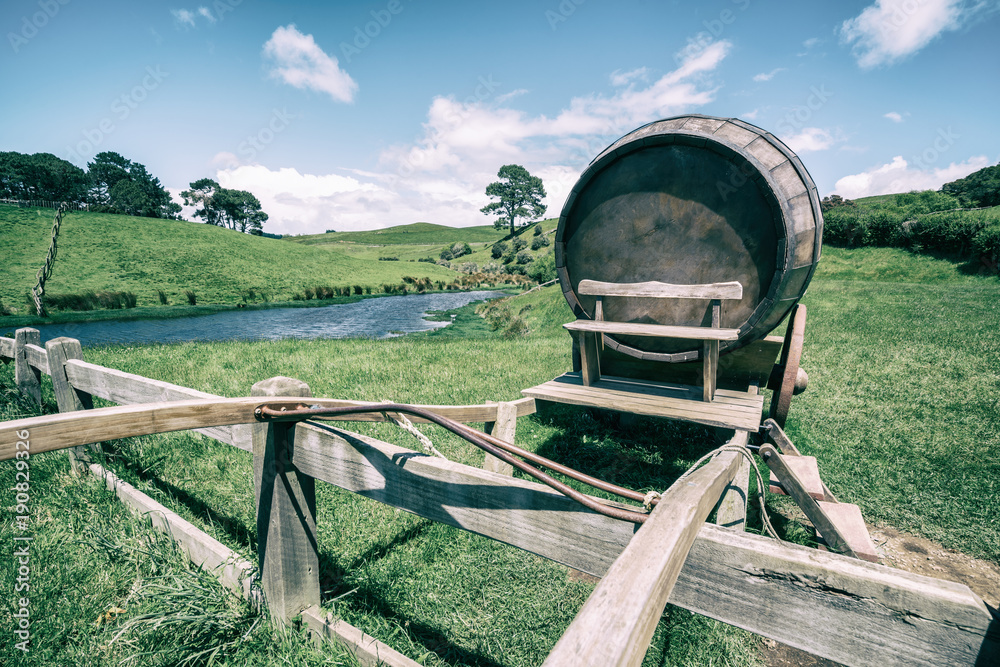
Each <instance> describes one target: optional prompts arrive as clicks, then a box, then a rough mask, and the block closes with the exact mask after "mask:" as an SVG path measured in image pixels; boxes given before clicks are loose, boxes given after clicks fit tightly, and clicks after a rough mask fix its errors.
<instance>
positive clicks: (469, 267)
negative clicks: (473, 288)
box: [458, 262, 479, 273]
mask: <svg viewBox="0 0 1000 667" xmlns="http://www.w3.org/2000/svg"><path fill="white" fill-rule="evenodd" d="M458 270H459V272H461V273H479V265H478V264H476V263H475V262H464V263H462V264H459V265H458Z"/></svg>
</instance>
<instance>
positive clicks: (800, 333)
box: [770, 304, 808, 428]
mask: <svg viewBox="0 0 1000 667" xmlns="http://www.w3.org/2000/svg"><path fill="white" fill-rule="evenodd" d="M805 331H806V307H805V306H803V305H802V304H798V305H797V306H795V309H794V310H793V311H792V315H791V317H789V318H788V329H787V330H786V331H785V342H784V344H783V345H782V346H781V361H780V362H779V363H778V368H777V369H776V370H778V371H780V372H781V381H780V384H778V386H777V387H776V388H775V389H774V394H773V396H772V397H771V415H770V416H771V419H773V420H774V421H776V422H778V425H779V426H781V427H782V428H784V426H785V419H787V418H788V408H789V406H790V405H791V403H792V395H793V394H798V393H800V392H802V391H803V390H805V383H806V381H807V379H808V376H806V374H805V371H803V370H802V369H800V368H799V361H800V360H801V359H802V343H803V338H804V336H805ZM800 376H801V377H800ZM796 385H799V386H798V388H796Z"/></svg>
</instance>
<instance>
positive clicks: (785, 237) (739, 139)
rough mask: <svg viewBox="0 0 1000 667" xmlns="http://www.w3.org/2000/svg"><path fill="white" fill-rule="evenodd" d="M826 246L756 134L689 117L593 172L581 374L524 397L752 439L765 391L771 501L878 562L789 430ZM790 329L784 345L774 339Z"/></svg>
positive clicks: (643, 132)
mask: <svg viewBox="0 0 1000 667" xmlns="http://www.w3.org/2000/svg"><path fill="white" fill-rule="evenodd" d="M822 232H823V216H822V212H821V210H820V205H819V196H818V194H817V191H816V186H815V184H814V183H813V181H812V178H811V177H810V176H809V172H808V171H806V168H805V167H804V166H803V164H802V162H801V161H800V160H799V158H798V157H797V156H796V155H795V154H794V153H793V152H792V151H791V150H790V149H789V148H788V147H787V146H785V145H784V144H783V143H782V142H781V141H780V140H778V139H777V138H776V137H774V136H773V135H771V134H769V133H767V132H765V131H763V130H761V129H760V128H758V127H756V126H754V125H751V124H749V123H746V122H743V121H740V120H736V119H725V118H713V117H710V116H703V115H686V116H678V117H676V118H668V119H666V120H661V121H657V122H654V123H650V124H649V125H646V126H644V127H641V128H639V129H637V130H635V131H633V132H631V133H629V134H627V135H625V136H624V137H622V138H621V139H619V140H618V141H616V142H615V143H614V144H612V145H611V146H609V147H608V148H607V149H605V150H604V151H603V152H602V153H601V154H600V155H598V156H597V157H596V158H595V159H594V160H593V162H591V164H590V165H589V166H588V168H587V169H586V170H585V171H584V172H583V174H582V175H581V176H580V179H579V181H578V182H577V183H576V185H575V186H574V187H573V189H572V191H571V193H570V195H569V196H568V197H567V200H566V203H565V205H564V206H563V209H562V213H561V215H560V216H559V225H558V228H557V231H556V242H555V253H556V271H557V273H558V276H559V282H560V285H561V286H562V291H563V295H564V296H565V298H566V301H567V302H568V303H569V305H570V307H571V308H572V309H573V313H574V314H575V316H576V318H577V319H576V320H575V321H574V322H570V323H568V324H566V325H565V327H566V329H568V330H569V332H570V333H571V334H572V339H573V366H574V368H573V370H572V371H571V372H568V373H564V374H563V375H561V376H559V377H557V378H555V379H554V380H551V381H549V382H545V383H543V384H541V385H538V386H536V387H531V388H529V389H525V390H524V391H523V392H522V393H523V394H524V395H525V396H530V397H532V398H534V399H536V400H543V401H552V402H557V403H568V404H573V405H580V406H586V407H589V408H599V409H609V410H614V411H618V412H623V413H629V414H636V415H645V416H652V417H665V418H670V419H679V420H684V421H690V422H696V423H699V424H705V425H708V426H713V427H717V428H721V429H728V430H732V431H735V432H736V433H737V434H742V435H741V437H744V439H749V436H750V435H751V434H756V433H757V432H759V431H760V430H761V428H762V423H761V422H762V420H763V419H764V417H765V415H764V394H763V393H762V391H761V390H762V389H764V388H765V387H766V388H769V389H771V390H773V393H772V399H771V403H770V407H769V415H768V416H769V420H768V421H767V422H766V423H765V424H766V428H767V431H768V433H770V434H771V439H772V440H773V441H774V444H773V445H765V446H764V448H763V449H762V450H761V454H762V455H763V456H764V457H765V461H766V462H767V463H768V465H769V467H770V468H771V469H772V480H771V485H770V487H771V490H772V491H774V492H777V493H789V494H791V495H792V496H793V497H795V499H796V501H798V502H799V504H800V505H802V506H803V511H805V513H806V514H807V516H809V518H810V519H811V520H812V521H813V523H814V525H815V526H816V528H817V530H818V532H819V533H820V535H821V537H822V538H823V539H824V540H826V541H827V542H831V543H835V544H836V545H837V550H838V551H841V552H843V553H850V554H851V555H856V556H862V557H865V558H866V559H869V560H877V555H876V553H875V549H874V547H873V546H872V545H871V540H870V539H869V537H868V533H867V530H866V528H865V524H864V521H863V519H862V518H861V514H860V511H859V510H858V508H857V506H855V505H848V504H841V503H837V502H836V499H835V498H834V497H833V495H832V494H831V493H830V492H829V489H827V488H826V486H825V485H824V484H823V482H822V480H821V478H820V476H819V471H818V469H817V467H816V460H815V458H814V457H804V456H801V455H799V454H798V452H797V450H795V448H794V445H793V444H792V443H791V441H789V440H788V438H787V437H786V436H785V435H784V433H783V432H782V430H781V429H782V427H783V426H784V424H785V420H786V418H787V416H788V411H789V407H790V404H791V399H792V396H793V395H794V394H797V393H800V392H801V391H804V390H805V388H806V384H807V381H808V376H807V374H806V372H805V371H804V370H803V369H802V368H801V367H800V366H799V362H800V359H801V356H802V345H803V337H804V331H805V322H806V308H805V306H803V305H801V304H799V300H800V299H801V297H802V295H803V294H804V293H805V290H806V287H807V286H808V285H809V280H810V278H811V277H812V275H813V272H814V271H815V269H816V265H817V263H818V262H819V258H820V251H821V247H822ZM786 319H787V321H788V324H787V326H786V330H785V333H784V336H775V335H771V334H772V332H773V331H774V330H775V329H777V328H778V326H779V325H780V324H781V322H782V321H783V320H786ZM738 478H739V479H743V476H742V475H738ZM734 492H735V493H737V494H739V493H742V494H743V495H744V497H745V492H746V489H745V487H744V488H742V489H737V490H735V491H734ZM742 521H743V519H742V518H740V517H738V516H737V517H736V518H735V522H736V523H737V524H740V525H742Z"/></svg>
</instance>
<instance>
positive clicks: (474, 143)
mask: <svg viewBox="0 0 1000 667" xmlns="http://www.w3.org/2000/svg"><path fill="white" fill-rule="evenodd" d="M998 9H1000V0H967V1H966V0H878V1H877V2H875V3H874V4H872V3H871V2H869V1H861V2H837V3H833V2H825V3H820V2H767V3H765V2H763V1H762V0H715V1H713V2H699V3H695V2H687V1H676V2H654V1H651V0H645V1H643V0H636V1H628V0H623V1H617V2H612V1H610V0H540V1H538V2H518V1H516V0H511V1H508V2H502V3H496V2H493V3H480V2H457V1H456V2H451V1H442V2H432V1H431V0H373V1H372V2H326V3H320V2H294V1H291V2H261V1H259V0H202V1H199V0H178V1H177V2H173V1H171V2H159V1H157V0H151V1H148V2H114V1H109V2H86V1H85V0H5V2H4V3H3V6H2V8H0V27H2V29H3V34H4V42H3V44H2V45H0V53H2V55H0V82H2V85H3V95H2V98H0V111H2V114H3V116H2V117H3V119H4V121H5V122H4V123H2V124H0V150H16V151H21V152H26V153H34V152H50V153H54V154H55V155H58V156H60V157H63V158H66V159H69V160H70V161H72V162H74V163H76V164H78V165H79V166H81V167H84V166H85V165H86V162H87V161H89V160H91V159H92V158H93V156H94V155H95V154H96V153H98V152H100V151H104V150H112V151H117V152H119V153H121V154H122V155H124V156H125V157H127V158H129V159H132V160H135V161H138V162H141V163H143V164H145V165H146V166H147V168H148V169H149V170H150V172H151V173H152V174H154V175H155V176H157V177H159V178H160V180H161V181H162V182H163V184H164V185H165V186H167V187H168V188H170V189H171V191H173V192H179V191H180V190H181V189H183V188H185V187H187V185H188V183H190V182H191V181H194V180H196V179H198V178H202V177H206V176H208V177H212V178H215V179H217V180H219V182H220V183H222V184H223V185H225V186H227V187H238V188H240V189H247V190H250V191H251V192H253V193H254V194H256V195H257V196H258V197H259V198H260V199H261V201H262V203H263V207H264V210H265V211H267V212H268V213H269V214H270V216H271V219H270V220H269V222H268V223H267V224H266V226H265V231H269V232H272V233H284V234H288V233H316V232H322V231H324V230H327V229H336V230H337V231H346V230H352V229H371V228H377V227H386V226H390V225H396V224H405V223H410V222H416V221H428V222H436V223H441V224H448V225H454V226H466V225H481V224H487V223H488V222H489V219H488V218H486V216H484V215H482V214H481V213H479V208H480V207H482V206H483V205H484V204H486V203H487V201H488V199H487V198H486V196H485V194H484V193H483V191H484V189H485V187H486V185H487V184H488V183H489V182H490V181H491V180H495V178H496V172H497V170H498V169H499V167H500V166H501V165H503V164H508V163H517V164H522V165H524V166H525V167H527V168H528V169H529V171H531V172H532V173H533V174H535V175H538V176H541V177H542V179H543V182H544V184H545V187H546V190H547V192H548V197H547V200H546V203H547V204H548V206H549V212H548V215H549V216H556V215H558V213H559V210H560V208H561V207H562V203H563V200H564V199H565V196H566V193H567V192H568V191H569V189H570V188H571V187H572V185H573V183H574V182H575V181H576V178H577V176H578V175H579V173H580V172H581V170H582V169H583V167H584V166H585V165H586V164H587V162H589V161H590V160H591V159H592V158H593V157H594V156H595V155H596V154H597V153H599V152H600V150H601V149H602V148H604V147H605V146H606V145H607V144H609V143H611V142H612V141H613V140H614V139H616V138H617V137H619V136H621V135H622V134H625V133H627V132H629V131H630V130H632V129H634V128H636V127H639V126H640V125H643V124H645V123H647V122H650V121H653V120H656V119H658V118H663V117H667V116H672V115H678V114H683V113H704V114H710V115H716V116H725V117H738V118H742V119H744V120H747V121H749V122H752V123H754V124H756V125H759V126H760V127H762V128H764V129H766V130H768V131H770V132H772V133H774V134H775V135H777V136H778V137H779V138H781V139H782V140H784V141H785V142H786V143H788V144H789V145H790V146H791V147H792V148H793V149H794V150H795V151H796V152H798V153H799V155H800V156H801V157H802V160H803V162H804V163H805V165H806V167H807V168H808V169H809V171H810V172H811V174H812V176H813V178H814V179H815V181H816V183H817V185H818V186H819V189H820V193H821V194H823V195H827V194H831V193H839V194H841V195H844V196H847V197H857V196H864V195H867V194H879V193H883V192H899V191H907V190H911V189H923V188H937V187H940V185H941V184H942V183H944V182H947V181H950V180H954V179H955V178H958V177H961V176H964V175H966V174H968V173H970V172H972V171H975V170H976V169H979V168H982V167H984V166H988V165H992V164H996V163H997V162H998V161H1000V132H998V129H997V121H998V119H1000V112H998V110H1000V83H998V80H1000V77H998V75H997V73H998V72H1000V45H998V40H997V37H998V36H1000V12H998V11H997V10H998Z"/></svg>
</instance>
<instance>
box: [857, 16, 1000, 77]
mask: <svg viewBox="0 0 1000 667" xmlns="http://www.w3.org/2000/svg"><path fill="white" fill-rule="evenodd" d="M997 7H998V3H997V1H996V0H980V1H978V2H974V3H970V2H966V1H964V0H876V2H875V4H874V5H870V6H868V7H866V8H865V9H864V10H862V12H861V13H860V14H859V15H858V16H856V17H854V18H852V19H848V20H846V21H844V23H843V25H841V27H840V34H841V38H842V40H843V41H844V42H845V43H847V44H850V45H851V48H852V51H853V53H854V56H855V58H856V59H857V61H858V65H860V66H861V67H862V68H865V69H868V68H871V67H877V66H879V65H892V64H894V63H896V62H899V61H900V60H903V59H904V58H906V57H907V56H910V55H912V54H914V53H916V52H917V51H919V50H920V49H922V48H924V47H925V46H927V45H928V44H930V43H931V41H933V40H934V39H935V38H936V37H938V36H939V35H940V34H941V33H943V32H946V31H952V30H958V29H959V28H961V27H962V26H964V25H967V24H968V23H969V22H971V21H972V20H974V19H975V18H977V17H978V16H980V15H982V14H984V13H985V12H987V11H993V10H995V9H997Z"/></svg>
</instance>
